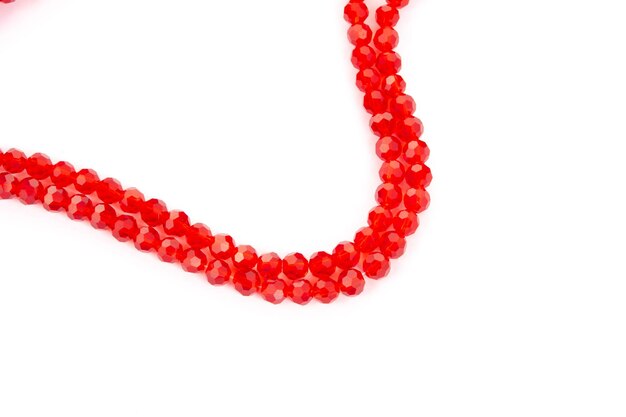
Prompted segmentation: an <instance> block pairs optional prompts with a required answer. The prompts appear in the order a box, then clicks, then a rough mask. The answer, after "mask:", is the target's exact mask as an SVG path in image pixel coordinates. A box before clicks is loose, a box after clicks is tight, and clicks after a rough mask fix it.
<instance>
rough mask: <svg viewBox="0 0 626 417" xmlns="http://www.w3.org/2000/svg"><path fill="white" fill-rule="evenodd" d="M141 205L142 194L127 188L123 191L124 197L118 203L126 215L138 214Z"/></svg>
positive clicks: (142, 201)
mask: <svg viewBox="0 0 626 417" xmlns="http://www.w3.org/2000/svg"><path fill="white" fill-rule="evenodd" d="M143 203H144V196H143V194H142V193H141V192H140V191H139V190H138V189H136V188H129V189H128V190H126V191H124V195H123V197H122V200H121V201H120V208H121V209H122V211H125V212H126V213H139V211H140V210H141V206H142V204H143Z"/></svg>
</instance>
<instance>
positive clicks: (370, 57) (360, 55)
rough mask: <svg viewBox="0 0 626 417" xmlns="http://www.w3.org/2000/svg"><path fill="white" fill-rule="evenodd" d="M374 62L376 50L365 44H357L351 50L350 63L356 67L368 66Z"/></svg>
mask: <svg viewBox="0 0 626 417" xmlns="http://www.w3.org/2000/svg"><path fill="white" fill-rule="evenodd" d="M375 62H376V52H374V50H373V49H372V48H371V47H369V46H367V45H362V46H357V47H356V48H354V51H352V65H354V67H355V68H356V69H363V68H370V67H371V66H373V65H374V63H375Z"/></svg>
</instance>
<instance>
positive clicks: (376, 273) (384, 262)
mask: <svg viewBox="0 0 626 417" xmlns="http://www.w3.org/2000/svg"><path fill="white" fill-rule="evenodd" d="M389 270H390V265H389V259H387V258H386V257H385V255H383V254H382V253H380V252H372V253H369V254H368V255H367V256H366V257H365V259H364V260H363V272H364V273H365V275H367V276H368V277H369V278H372V279H380V278H384V277H386V276H387V275H388V274H389Z"/></svg>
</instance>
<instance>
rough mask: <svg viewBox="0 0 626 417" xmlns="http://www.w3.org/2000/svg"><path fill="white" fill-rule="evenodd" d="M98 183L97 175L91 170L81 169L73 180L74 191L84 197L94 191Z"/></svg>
mask: <svg viewBox="0 0 626 417" xmlns="http://www.w3.org/2000/svg"><path fill="white" fill-rule="evenodd" d="M99 182H100V177H98V174H97V173H96V171H94V170H93V169H81V170H80V171H78V173H77V174H76V178H75V179H74V185H75V186H76V189H77V190H78V191H79V192H81V193H83V194H85V195H87V194H91V193H93V192H94V191H96V187H97V186H98V183H99Z"/></svg>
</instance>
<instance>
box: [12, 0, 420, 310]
mask: <svg viewBox="0 0 626 417" xmlns="http://www.w3.org/2000/svg"><path fill="white" fill-rule="evenodd" d="M12 1H13V0H0V3H11V2H12ZM408 2H409V1H408V0H387V4H385V5H383V6H381V7H379V8H378V9H377V10H376V13H375V21H376V23H377V25H378V26H379V27H378V28H377V29H376V30H375V31H374V30H372V28H370V27H369V25H368V24H367V23H366V21H367V19H368V16H369V14H370V13H369V9H368V7H367V5H366V4H365V3H364V1H363V0H350V2H349V3H348V4H347V5H346V7H345V9H344V16H345V19H346V21H347V22H348V23H349V24H350V28H349V29H348V39H349V41H350V42H351V43H352V44H353V45H354V47H355V48H354V51H353V53H352V63H353V64H354V66H355V67H356V69H357V71H358V73H357V76H356V84H357V87H358V88H359V89H360V90H361V91H362V92H363V93H364V100H363V105H364V107H365V110H366V111H368V112H369V113H371V115H372V116H371V121H370V126H371V129H372V131H373V132H374V134H375V135H376V136H378V140H377V142H376V146H375V148H376V154H377V155H378V156H379V157H380V159H381V160H382V161H383V163H382V165H381V168H380V171H379V174H380V179H381V180H382V184H381V185H380V187H378V189H377V190H376V200H377V202H378V206H376V207H375V208H373V209H372V210H371V211H370V213H369V215H368V218H367V220H368V225H367V226H366V227H364V228H362V229H360V230H358V231H357V233H356V234H355V236H354V238H353V239H352V241H346V242H341V243H339V244H338V245H337V246H336V247H335V248H334V250H332V251H330V252H324V251H320V252H316V253H314V254H313V255H311V256H310V257H309V258H308V259H307V258H306V257H305V256H304V255H302V254H301V253H291V254H288V255H286V256H284V257H283V258H281V257H280V256H279V255H277V254H276V253H273V252H271V253H265V254H258V253H257V251H256V250H255V249H254V248H253V247H252V246H249V245H236V244H235V241H234V240H233V238H232V237H231V236H229V235H225V234H213V233H212V232H211V230H210V229H209V228H208V227H207V226H205V225H204V224H201V223H196V224H192V223H191V222H190V220H189V218H188V216H187V215H186V214H185V213H184V212H182V211H178V210H168V208H167V206H166V205H165V203H164V202H163V201H161V200H158V199H154V198H152V199H146V198H145V197H144V195H143V194H142V193H141V192H140V191H139V190H137V189H135V188H128V189H124V188H123V187H122V185H121V183H120V182H119V181H117V180H116V179H113V178H104V179H100V177H99V175H98V174H97V173H96V172H95V171H94V170H91V169H81V170H76V169H75V168H74V167H73V166H72V165H71V164H69V163H68V162H65V161H60V162H57V163H55V164H53V163H52V161H51V160H50V158H48V157H47V156H46V155H43V154H40V153H36V154H33V155H31V156H26V155H25V154H24V153H23V152H22V151H19V150H17V149H9V150H7V151H6V152H2V151H1V150H0V199H10V198H17V199H18V200H19V201H21V202H22V203H24V204H36V203H39V204H42V205H43V207H44V208H45V209H46V210H49V211H52V212H65V213H66V214H67V216H68V217H70V218H71V219H74V220H80V221H88V222H90V223H91V225H92V226H93V227H94V228H96V229H102V230H108V231H110V232H111V233H112V234H113V236H114V237H115V238H116V239H118V240H119V241H122V242H132V243H133V244H134V245H135V247H136V248H137V249H138V250H140V251H143V252H153V253H155V254H156V255H157V256H158V257H159V259H161V260H162V261H163V262H168V263H178V264H180V265H181V266H182V268H183V269H184V270H185V271H188V272H191V273H203V274H204V275H205V276H206V279H207V280H208V282H209V283H211V284H213V285H224V284H227V283H230V284H232V285H233V286H234V288H235V289H236V290H237V291H239V292H240V293H241V294H243V295H251V294H254V293H258V294H260V295H261V296H262V297H263V298H264V299H265V300H267V301H269V302H271V303H275V304H278V303H280V302H282V301H284V300H285V299H290V300H292V301H293V302H295V303H298V304H307V303H308V302H309V301H311V300H312V299H317V300H319V301H321V302H323V303H329V302H331V301H333V300H335V299H336V298H337V297H338V295H339V294H340V293H343V294H345V295H347V296H355V295H358V294H360V293H361V292H362V291H363V288H364V286H365V279H364V275H365V276H367V277H369V278H372V279H380V278H383V277H385V276H386V275H387V274H388V273H389V269H390V259H396V258H398V257H400V256H401V255H402V254H403V253H404V251H405V248H406V238H407V237H408V236H410V235H412V234H413V233H415V232H416V230H417V228H418V226H419V219H418V213H420V212H422V211H424V210H425V209H426V208H427V207H428V205H429V201H430V197H429V195H428V192H427V191H426V187H428V185H429V184H430V182H431V180H432V174H431V172H430V169H429V168H428V167H427V166H426V165H424V164H425V162H426V160H427V159H428V156H429V149H428V147H427V146H426V144H425V143H424V142H423V141H422V140H421V139H420V138H421V136H422V133H423V126H422V123H421V121H420V120H419V119H417V118H416V117H414V116H413V114H414V112H415V110H416V103H415V101H414V100H413V98H412V97H410V96H409V95H407V94H405V89H406V83H405V82H404V80H403V79H402V77H401V76H400V75H399V74H398V72H399V71H400V68H401V66H402V60H401V57H400V55H398V53H397V52H395V51H394V49H395V48H396V47H397V45H398V43H399V36H398V32H397V31H396V30H395V28H394V26H395V25H396V24H397V23H398V21H399V18H400V13H399V9H400V8H402V7H404V6H406V5H407V4H408Z"/></svg>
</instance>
